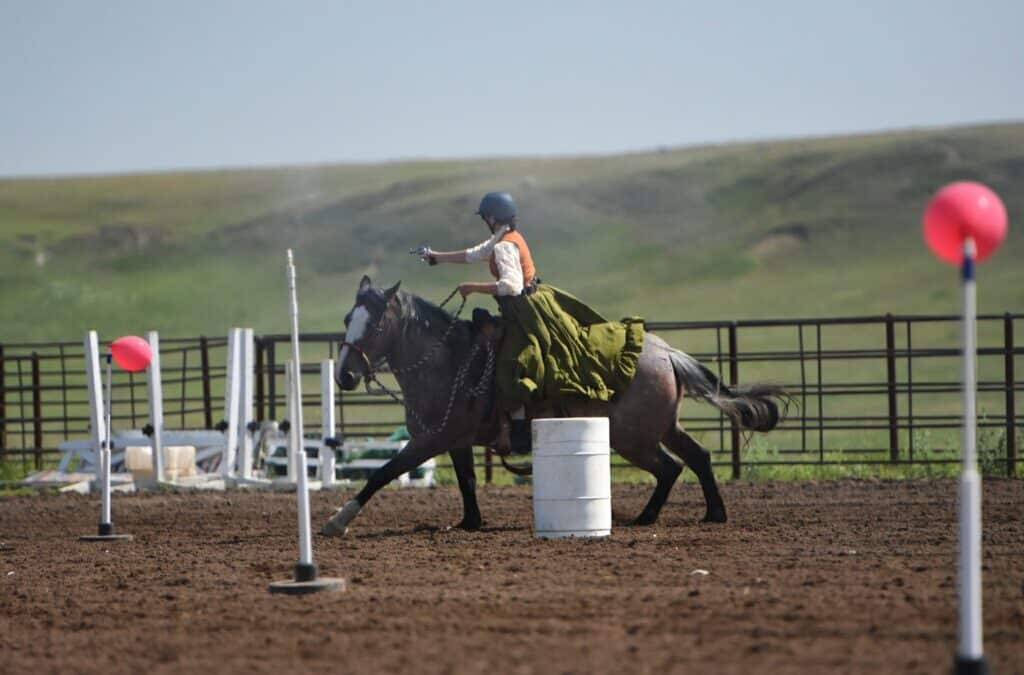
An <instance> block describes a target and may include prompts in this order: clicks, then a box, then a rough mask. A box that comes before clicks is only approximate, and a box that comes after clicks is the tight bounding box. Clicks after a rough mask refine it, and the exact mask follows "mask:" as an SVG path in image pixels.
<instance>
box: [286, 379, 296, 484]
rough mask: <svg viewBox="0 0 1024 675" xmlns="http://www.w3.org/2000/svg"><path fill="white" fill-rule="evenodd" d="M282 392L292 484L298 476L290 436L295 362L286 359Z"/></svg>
mask: <svg viewBox="0 0 1024 675" xmlns="http://www.w3.org/2000/svg"><path fill="white" fill-rule="evenodd" d="M284 391H285V406H284V407H285V410H286V411H287V412H286V415H287V419H288V424H289V425H290V426H289V427H288V473H287V478H288V482H290V483H294V482H295V481H296V480H298V479H297V478H296V476H298V474H299V472H298V468H297V466H298V464H297V463H298V455H297V454H296V453H295V452H293V450H294V448H295V440H294V437H293V436H292V434H293V433H294V431H295V362H294V361H293V360H291V359H288V360H287V361H285V362H284Z"/></svg>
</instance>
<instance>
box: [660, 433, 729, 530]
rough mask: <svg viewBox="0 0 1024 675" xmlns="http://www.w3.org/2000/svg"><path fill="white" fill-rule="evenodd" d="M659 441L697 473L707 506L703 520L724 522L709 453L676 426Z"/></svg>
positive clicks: (706, 521)
mask: <svg viewBox="0 0 1024 675" xmlns="http://www.w3.org/2000/svg"><path fill="white" fill-rule="evenodd" d="M661 441H662V443H664V444H665V445H667V446H668V448H669V450H671V451H672V452H674V453H675V454H676V455H678V456H679V458H680V459H682V460H683V461H684V462H685V463H686V466H688V467H690V468H691V469H693V472H694V473H696V474H697V479H698V480H700V486H701V488H702V489H703V490H704V501H705V502H706V503H707V507H708V510H707V513H706V514H705V515H704V522H705V523H724V522H725V521H726V515H725V502H723V501H722V495H721V494H719V492H718V483H716V482H715V474H714V472H713V471H712V470H711V453H710V452H708V451H707V450H706V449H704V447H703V446H702V445H701V444H700V443H698V442H697V441H695V440H693V437H692V436H690V434H688V433H686V432H685V431H683V430H682V429H680V428H679V427H678V426H674V427H673V428H672V429H671V430H669V431H668V432H667V433H666V434H665V436H664V437H663V438H662V439H661Z"/></svg>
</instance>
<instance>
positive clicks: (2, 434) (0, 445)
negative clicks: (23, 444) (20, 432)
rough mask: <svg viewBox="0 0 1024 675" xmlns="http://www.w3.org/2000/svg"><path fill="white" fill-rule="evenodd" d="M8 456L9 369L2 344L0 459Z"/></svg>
mask: <svg viewBox="0 0 1024 675" xmlns="http://www.w3.org/2000/svg"><path fill="white" fill-rule="evenodd" d="M6 454H7V368H6V366H5V365H4V346H3V345H2V344H0V457H3V456H4V455H6Z"/></svg>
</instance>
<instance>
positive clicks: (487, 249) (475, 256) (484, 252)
mask: <svg viewBox="0 0 1024 675" xmlns="http://www.w3.org/2000/svg"><path fill="white" fill-rule="evenodd" d="M506 232H508V228H507V227H500V228H498V231H497V232H495V233H494V235H493V236H492V237H491V238H490V239H486V240H484V241H482V242H480V243H479V244H477V245H476V246H473V247H471V248H467V249H466V250H464V251H430V253H429V257H431V258H433V259H434V260H435V261H436V262H439V263H472V262H480V261H481V260H487V259H488V258H490V257H491V252H492V251H494V245H495V244H497V243H498V242H499V241H501V238H502V237H503V236H505V233H506ZM478 292H483V291H478Z"/></svg>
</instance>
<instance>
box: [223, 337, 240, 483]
mask: <svg viewBox="0 0 1024 675" xmlns="http://www.w3.org/2000/svg"><path fill="white" fill-rule="evenodd" d="M240 332H241V329H239V328H232V329H231V332H229V333H228V360H227V377H228V379H227V383H226V385H225V387H224V416H225V418H226V421H227V424H228V426H227V429H225V430H224V434H225V436H226V439H225V444H224V453H223V454H222V455H221V462H220V474H221V475H222V476H224V477H225V478H230V477H231V476H234V475H235V459H236V458H237V456H238V455H237V450H238V412H239V408H240V405H239V402H238V396H239V393H240V392H241V388H242V387H241V383H240V380H241V368H240V364H239V361H240V360H241V359H240V354H239V352H240V350H241V346H242V345H241V341H242V340H241V337H240V336H239V333H240Z"/></svg>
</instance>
